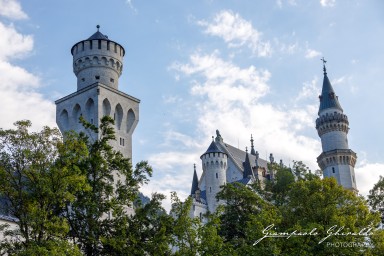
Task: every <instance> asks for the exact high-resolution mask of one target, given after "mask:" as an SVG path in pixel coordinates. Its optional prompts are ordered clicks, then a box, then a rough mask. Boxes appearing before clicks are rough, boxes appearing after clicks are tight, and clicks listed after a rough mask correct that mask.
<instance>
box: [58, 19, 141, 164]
mask: <svg viewBox="0 0 384 256" xmlns="http://www.w3.org/2000/svg"><path fill="white" fill-rule="evenodd" d="M99 29H100V26H99V25H97V31H96V32H95V33H94V34H93V35H92V36H90V37H89V38H87V39H85V40H82V41H80V42H78V43H76V44H74V45H73V46H72V48H71V53H72V56H73V72H74V73H75V75H76V77H77V91H76V92H74V93H72V94H69V95H67V96H65V97H63V98H61V99H59V100H57V101H56V102H55V103H56V122H57V125H58V126H59V128H60V131H61V132H62V133H63V132H66V131H68V130H75V131H77V132H80V131H84V128H83V127H82V125H81V124H80V123H79V117H80V116H83V117H84V118H85V120H87V121H88V122H90V123H92V124H94V125H96V126H99V122H100V119H101V118H102V117H103V116H111V117H113V118H114V120H115V132H116V141H113V142H111V144H112V145H111V146H113V148H114V149H115V150H118V151H120V152H121V153H122V154H123V155H124V156H125V157H128V158H132V134H133V131H134V130H135V127H136V125H137V123H138V121H139V103H140V100H139V99H137V98H135V97H132V96H130V95H128V94H126V93H124V92H122V91H120V90H119V87H118V85H119V77H120V75H121V73H122V71H123V57H124V55H125V50H124V48H123V46H121V45H120V44H119V43H117V42H114V41H112V40H110V39H109V38H108V37H107V36H106V35H104V34H102V33H101V32H100V31H99ZM88 135H89V136H90V137H91V138H93V139H96V138H97V136H98V134H95V133H92V134H88Z"/></svg>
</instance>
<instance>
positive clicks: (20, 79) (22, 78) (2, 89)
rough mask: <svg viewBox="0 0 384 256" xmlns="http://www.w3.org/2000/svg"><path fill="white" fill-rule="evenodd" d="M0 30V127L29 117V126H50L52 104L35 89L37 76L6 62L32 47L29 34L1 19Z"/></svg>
mask: <svg viewBox="0 0 384 256" xmlns="http://www.w3.org/2000/svg"><path fill="white" fill-rule="evenodd" d="M0 34H1V37H0V77H1V83H0V95H1V100H2V101H1V103H2V104H1V108H0V116H1V119H0V127H1V128H4V129H7V128H13V125H12V124H13V123H14V122H15V121H18V120H22V119H29V120H31V121H32V124H33V129H40V128H41V127H42V126H44V125H49V126H54V125H55V122H54V120H55V113H54V110H55V107H54V104H53V102H51V101H49V100H47V99H45V98H44V96H43V95H42V94H40V93H39V92H38V91H37V90H38V88H39V87H40V86H41V80H40V78H39V77H38V76H36V75H34V74H32V73H30V72H28V71H27V70H25V69H24V68H22V67H19V66H14V65H12V64H11V63H10V61H11V60H12V58H21V57H24V56H27V55H28V54H29V53H30V51H32V49H33V38H32V36H30V35H22V34H20V33H18V32H17V31H16V30H15V28H14V27H13V26H12V25H10V26H5V25H4V24H2V23H0Z"/></svg>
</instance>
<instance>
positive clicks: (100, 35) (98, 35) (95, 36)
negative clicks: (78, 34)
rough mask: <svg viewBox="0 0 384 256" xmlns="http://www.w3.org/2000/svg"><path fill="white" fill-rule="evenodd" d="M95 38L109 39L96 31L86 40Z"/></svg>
mask: <svg viewBox="0 0 384 256" xmlns="http://www.w3.org/2000/svg"><path fill="white" fill-rule="evenodd" d="M97 39H102V40H109V39H108V37H107V36H106V35H103V33H101V32H100V31H96V32H95V33H94V34H93V35H91V36H90V37H89V38H88V39H87V40H97Z"/></svg>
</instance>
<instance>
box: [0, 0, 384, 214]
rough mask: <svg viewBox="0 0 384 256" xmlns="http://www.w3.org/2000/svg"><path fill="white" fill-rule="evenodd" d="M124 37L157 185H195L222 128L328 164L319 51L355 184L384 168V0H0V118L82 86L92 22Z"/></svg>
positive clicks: (362, 186) (289, 155) (126, 77)
mask: <svg viewBox="0 0 384 256" xmlns="http://www.w3.org/2000/svg"><path fill="white" fill-rule="evenodd" d="M96 25H100V26H101V27H100V32H102V33H103V34H105V35H108V37H109V38H110V39H111V40H113V41H116V42H118V43H120V44H121V45H123V47H124V48H125V58H124V68H123V74H122V76H121V77H120V80H119V89H120V90H121V91H123V92H125V93H127V94H129V95H132V96H134V97H136V98H139V99H140V100H141V103H140V120H139V124H138V126H137V127H136V130H135V132H134V136H133V157H132V161H133V163H136V162H138V161H140V160H148V162H149V163H150V164H151V165H152V167H153V169H154V172H153V176H152V177H151V181H150V182H149V184H147V185H145V186H144V187H143V188H142V189H141V190H142V192H143V193H144V194H145V195H147V196H150V195H151V193H154V192H160V193H164V194H165V195H167V196H168V199H167V200H166V201H165V202H164V206H165V207H166V208H169V205H170V202H169V195H170V192H171V191H176V192H177V193H178V194H179V196H180V197H181V198H185V197H186V196H187V195H188V194H189V193H190V189H191V183H192V176H193V165H194V164H196V165H197V173H198V176H200V175H201V173H202V170H201V160H200V156H201V155H202V154H203V153H204V152H205V150H206V149H207V148H208V146H209V144H210V142H211V140H212V136H213V135H215V131H216V129H218V130H219V131H220V133H221V135H222V137H223V139H224V142H226V143H228V144H231V145H234V146H237V147H239V148H241V149H243V150H244V149H245V148H246V147H250V137H251V134H252V136H253V138H254V140H255V143H254V144H255V149H256V150H257V151H258V152H259V153H260V156H261V157H262V158H265V157H266V156H267V155H269V154H270V153H273V155H274V157H275V159H276V160H280V159H282V160H283V162H284V163H285V164H286V165H290V164H291V163H292V161H293V160H296V161H303V162H304V163H305V164H306V165H307V166H309V167H310V169H312V170H316V169H318V168H319V167H318V166H317V163H316V157H317V156H318V155H319V154H320V153H321V144H320V139H319V137H318V135H317V132H316V129H315V120H316V118H317V112H318V107H319V99H318V96H319V94H320V91H321V85H322V80H323V71H322V61H321V60H320V59H321V58H322V57H324V58H325V59H326V60H327V63H326V66H327V72H328V77H329V79H330V80H331V83H332V85H333V88H334V90H335V91H336V95H338V97H339V101H340V103H341V106H342V107H343V109H344V113H345V114H346V115H347V116H348V118H349V123H350V131H349V134H348V141H349V146H350V148H351V149H352V150H354V151H355V152H356V153H357V156H358V161H357V164H356V167H355V172H356V181H357V187H358V190H359V191H360V193H361V194H362V195H367V194H368V192H369V190H370V189H371V188H372V187H373V185H374V184H375V183H376V182H377V181H378V179H379V175H384V150H383V145H384V136H383V131H384V118H382V116H383V115H382V114H380V113H381V110H383V109H384V100H383V98H382V97H383V96H382V95H383V94H384V85H383V81H384V72H383V71H384V70H383V61H384V44H383V42H384V1H380V0H376V1H375V0H369V1H365V0H364V1H363V0H311V1H307V0H276V1H272V0H259V1H253V0H237V1H235V0H232V1H231V0H195V1H178V0H163V1H148V0H109V1H102V0H81V1H79V0H65V1H64V0H56V1H43V0H0V35H1V36H0V99H1V103H2V104H1V108H0V117H1V118H0V127H1V128H4V129H8V128H12V127H13V123H14V122H15V121H17V120H22V119H29V120H31V121H32V123H33V129H35V130H38V129H41V127H42V126H44V125H48V126H56V124H55V104H54V101H55V100H57V99H59V98H61V97H64V96H66V95H68V94H70V93H72V92H75V90H76V77H75V75H74V74H73V71H72V70H73V69H72V55H71V53H70V49H71V47H72V46H73V45H74V44H75V43H77V42H79V41H81V40H84V39H86V38H88V37H89V36H91V35H92V34H93V33H94V32H96Z"/></svg>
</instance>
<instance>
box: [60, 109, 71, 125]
mask: <svg viewBox="0 0 384 256" xmlns="http://www.w3.org/2000/svg"><path fill="white" fill-rule="evenodd" d="M60 123H61V125H62V127H63V128H64V130H67V129H68V128H69V117H68V111H67V110H65V109H63V111H61V113H60Z"/></svg>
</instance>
